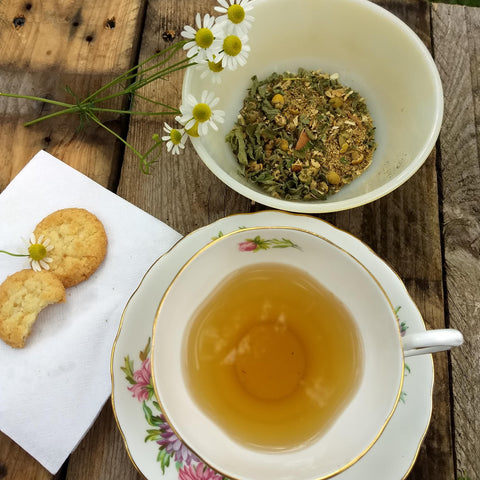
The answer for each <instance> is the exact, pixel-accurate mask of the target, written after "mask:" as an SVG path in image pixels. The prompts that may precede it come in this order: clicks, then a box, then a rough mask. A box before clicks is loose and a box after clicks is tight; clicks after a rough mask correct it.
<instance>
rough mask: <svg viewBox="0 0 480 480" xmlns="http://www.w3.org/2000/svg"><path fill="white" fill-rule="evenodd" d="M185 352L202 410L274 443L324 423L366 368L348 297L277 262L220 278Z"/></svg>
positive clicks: (283, 443) (301, 439)
mask: <svg viewBox="0 0 480 480" xmlns="http://www.w3.org/2000/svg"><path fill="white" fill-rule="evenodd" d="M184 358H185V366H184V367H185V368H184V374H185V376H186V379H187V383H188V387H189V389H190V392H191V394H192V396H193V398H194V399H195V401H196V402H197V403H198V405H199V406H200V407H201V408H202V410H203V411H204V412H205V413H206V414H207V415H209V416H210V417H211V418H212V419H213V420H214V421H215V422H216V423H217V424H218V425H219V426H220V427H221V428H223V429H224V430H225V431H226V432H227V433H228V434H229V435H230V436H231V437H233V438H235V439H236V440H237V441H239V442H241V443H243V444H246V445H248V446H252V447H257V448H258V447H260V448H265V449H271V450H284V449H291V448H296V447H299V446H302V445H305V444H306V443H308V442H309V441H310V440H312V439H313V438H314V437H316V436H317V435H320V434H321V433H322V432H324V431H325V430H326V429H327V428H328V427H329V426H330V425H331V424H332V423H333V421H334V420H335V419H336V418H337V417H338V415H339V414H340V413H341V412H342V410H343V409H344V408H345V406H346V405H347V404H348V402H349V400H350V399H351V398H352V397H353V395H354V393H355V392H356V390H357V387H358V384H359V381H360V377H361V375H362V370H363V363H362V362H363V360H362V343H361V340H360V336H359V332H358V328H357V326H356V324H355V322H354V320H353V318H352V315H351V314H350V312H349V311H348V310H347V309H346V307H345V306H344V305H343V303H341V302H340V301H339V300H338V299H337V298H336V297H335V295H333V294H332V293H331V292H329V291H328V290H326V289H325V288H324V287H323V286H322V285H320V284H319V283H318V282H317V281H316V280H315V279H314V278H312V277H311V276H310V275H308V274H307V273H305V272H304V271H302V270H300V269H297V268H294V267H290V266H288V265H282V264H276V263H264V264H256V265H254V266H249V267H245V268H243V269H240V270H237V271H236V272H235V273H233V274H231V275H230V276H229V277H227V279H225V280H224V281H222V282H221V284H220V285H219V286H218V287H217V288H216V289H215V290H214V291H213V292H212V293H211V294H210V296H209V297H208V298H207V299H206V300H205V301H204V302H203V304H202V305H200V307H199V308H198V309H197V311H196V312H195V314H194V316H193V318H192V319H191V321H190V324H189V330H188V332H187V335H186V341H185V344H184Z"/></svg>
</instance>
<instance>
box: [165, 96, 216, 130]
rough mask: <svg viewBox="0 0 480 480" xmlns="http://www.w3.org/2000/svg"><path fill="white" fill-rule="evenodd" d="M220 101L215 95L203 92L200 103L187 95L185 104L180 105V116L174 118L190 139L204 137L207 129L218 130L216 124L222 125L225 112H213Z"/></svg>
mask: <svg viewBox="0 0 480 480" xmlns="http://www.w3.org/2000/svg"><path fill="white" fill-rule="evenodd" d="M219 101H220V99H219V98H218V97H215V94H214V93H212V92H208V91H207V90H204V91H203V92H202V95H201V98H200V101H199V102H198V101H197V99H196V98H195V97H194V96H193V95H191V94H190V95H187V99H186V102H185V104H182V105H180V112H181V114H182V115H181V116H180V115H179V116H177V117H175V120H177V122H179V123H181V124H182V125H184V127H185V131H186V132H187V133H188V135H190V136H192V137H198V136H201V135H206V133H207V131H208V128H209V127H211V128H212V129H213V130H218V126H217V123H223V122H224V117H225V112H224V111H223V110H214V109H213V108H214V107H215V106H216V105H217V104H218V102H219Z"/></svg>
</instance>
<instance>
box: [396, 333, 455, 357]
mask: <svg viewBox="0 0 480 480" xmlns="http://www.w3.org/2000/svg"><path fill="white" fill-rule="evenodd" d="M402 342H403V352H404V355H405V357H412V356H414V355H423V354H424V353H435V352H442V351H444V350H450V349H451V348H453V347H458V346H459V345H461V344H462V343H463V335H462V334H461V333H460V332H459V331H458V330H455V329H453V328H444V329H438V330H427V331H426V332H418V333H410V334H408V335H405V337H403V339H402Z"/></svg>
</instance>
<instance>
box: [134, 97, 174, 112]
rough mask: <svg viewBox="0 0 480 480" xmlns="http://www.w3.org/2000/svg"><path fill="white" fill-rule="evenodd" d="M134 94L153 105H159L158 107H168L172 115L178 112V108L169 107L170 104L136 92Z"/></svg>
mask: <svg viewBox="0 0 480 480" xmlns="http://www.w3.org/2000/svg"><path fill="white" fill-rule="evenodd" d="M135 96H136V97H138V98H141V99H142V100H145V101H146V102H150V103H153V104H154V105H159V106H160V107H163V108H169V109H170V110H172V115H174V114H175V115H176V114H177V113H179V110H178V108H175V107H171V106H170V105H167V104H166V103H163V102H157V101H155V100H152V99H151V98H148V97H144V96H143V95H140V94H139V93H137V92H135Z"/></svg>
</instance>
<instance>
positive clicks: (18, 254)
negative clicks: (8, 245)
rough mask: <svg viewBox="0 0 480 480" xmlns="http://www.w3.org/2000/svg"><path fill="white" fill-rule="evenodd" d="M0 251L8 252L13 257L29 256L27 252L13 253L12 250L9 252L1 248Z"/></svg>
mask: <svg viewBox="0 0 480 480" xmlns="http://www.w3.org/2000/svg"><path fill="white" fill-rule="evenodd" d="M0 253H6V254H7V255H10V256H11V257H28V255H27V254H25V253H11V252H7V251H6V250H0Z"/></svg>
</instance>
